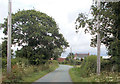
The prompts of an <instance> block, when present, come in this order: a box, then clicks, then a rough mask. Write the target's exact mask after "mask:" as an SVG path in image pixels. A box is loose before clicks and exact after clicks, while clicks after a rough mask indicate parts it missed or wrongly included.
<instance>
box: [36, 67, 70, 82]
mask: <svg viewBox="0 0 120 84" xmlns="http://www.w3.org/2000/svg"><path fill="white" fill-rule="evenodd" d="M70 68H72V66H69V65H59V67H58V68H57V69H56V70H55V71H53V72H50V73H48V74H47V75H45V76H44V77H42V78H40V79H38V80H37V81H35V82H72V81H71V78H70V76H69V69H70Z"/></svg>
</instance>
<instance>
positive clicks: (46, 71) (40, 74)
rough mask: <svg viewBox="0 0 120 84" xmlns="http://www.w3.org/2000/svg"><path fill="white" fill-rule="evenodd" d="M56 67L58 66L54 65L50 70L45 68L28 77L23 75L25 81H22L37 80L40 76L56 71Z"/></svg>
mask: <svg viewBox="0 0 120 84" xmlns="http://www.w3.org/2000/svg"><path fill="white" fill-rule="evenodd" d="M56 68H58V66H56V67H54V68H53V67H52V68H51V69H48V70H44V71H39V72H34V73H32V74H30V75H28V76H26V77H23V78H22V79H23V81H22V82H35V81H36V80H38V79H39V78H41V77H43V76H45V75H46V74H48V73H49V72H52V71H54V70H55V69H56Z"/></svg>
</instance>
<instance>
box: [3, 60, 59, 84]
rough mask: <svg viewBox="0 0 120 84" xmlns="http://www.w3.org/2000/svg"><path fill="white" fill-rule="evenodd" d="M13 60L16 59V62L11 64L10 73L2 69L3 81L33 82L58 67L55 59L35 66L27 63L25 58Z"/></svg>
mask: <svg viewBox="0 0 120 84" xmlns="http://www.w3.org/2000/svg"><path fill="white" fill-rule="evenodd" d="M15 60H17V63H16V64H14V65H12V72H11V74H9V75H7V74H6V71H3V77H4V78H3V82H10V83H15V82H34V81H35V80H37V79H39V78H40V77H42V76H44V75H45V74H47V73H49V72H51V71H53V70H55V69H56V68H57V67H58V62H57V61H55V60H53V61H48V62H46V63H45V64H42V65H37V66H36V65H29V63H28V60H27V59H25V58H24V59H23V58H19V59H18V58H17V59H15ZM15 60H14V61H15ZM12 62H13V61H12ZM25 63H27V64H25ZM34 76H35V77H34ZM28 79H29V80H28Z"/></svg>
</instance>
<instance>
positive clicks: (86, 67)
mask: <svg viewBox="0 0 120 84" xmlns="http://www.w3.org/2000/svg"><path fill="white" fill-rule="evenodd" d="M96 68H97V56H94V55H91V56H88V57H86V58H85V59H84V60H83V62H82V64H81V67H77V68H75V69H74V70H75V71H76V72H78V73H77V74H79V75H80V76H82V77H87V76H90V74H92V73H96Z"/></svg>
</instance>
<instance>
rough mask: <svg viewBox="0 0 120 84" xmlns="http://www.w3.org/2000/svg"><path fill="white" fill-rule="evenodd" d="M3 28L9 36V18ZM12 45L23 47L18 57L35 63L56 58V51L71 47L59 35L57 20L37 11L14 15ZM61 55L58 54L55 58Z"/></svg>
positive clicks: (18, 52)
mask: <svg viewBox="0 0 120 84" xmlns="http://www.w3.org/2000/svg"><path fill="white" fill-rule="evenodd" d="M2 27H3V28H4V34H6V35H7V18H6V19H5V22H4V24H3V25H2ZM12 44H16V45H18V46H22V49H21V50H18V51H17V52H16V53H17V56H19V57H26V58H28V59H30V60H31V62H35V63H39V60H42V59H44V60H47V59H50V58H51V57H53V56H54V57H55V53H54V52H55V50H56V49H58V50H60V51H63V48H66V47H68V46H69V45H68V42H67V41H66V40H65V38H64V37H63V35H62V34H60V33H59V27H58V25H57V24H56V22H55V20H54V19H53V18H52V17H50V16H48V15H47V14H45V13H42V12H39V11H36V10H22V11H20V10H19V11H18V12H17V13H15V14H12ZM61 53H62V52H61ZM61 53H59V55H57V54H56V57H55V58H57V57H58V56H60V55H61Z"/></svg>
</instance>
